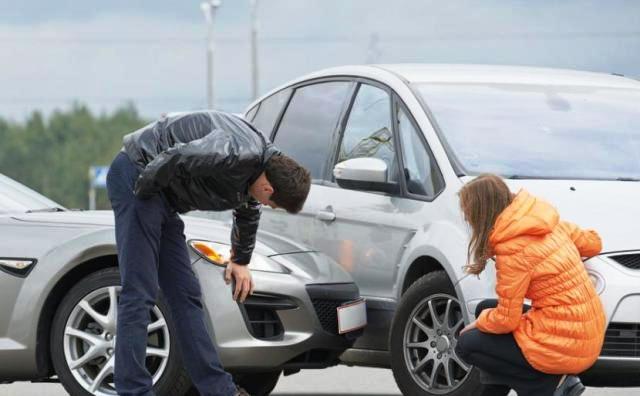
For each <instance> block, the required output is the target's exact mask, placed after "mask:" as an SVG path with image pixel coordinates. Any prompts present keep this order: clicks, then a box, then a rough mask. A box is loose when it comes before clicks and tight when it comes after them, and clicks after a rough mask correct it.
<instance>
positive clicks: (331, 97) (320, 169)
mask: <svg viewBox="0 0 640 396" xmlns="http://www.w3.org/2000/svg"><path fill="white" fill-rule="evenodd" d="M350 86H351V83H350V82H347V81H339V82H327V83H320V84H313V85H308V86H306V87H301V88H298V89H296V90H295V92H294V93H293V97H292V98H291V102H290V103H289V106H288V107H287V110H286V112H285V113H284V116H283V117H282V121H281V122H280V127H279V128H278V132H277V134H276V137H275V142H274V143H275V144H276V146H278V148H279V149H280V150H282V152H283V153H285V154H287V155H289V156H291V157H293V158H294V159H296V160H297V161H298V162H300V163H301V164H302V165H304V166H305V167H307V168H308V169H309V171H310V172H311V176H312V177H313V178H314V179H322V178H323V177H324V175H325V171H326V169H325V167H326V163H327V159H328V157H329V153H330V152H331V137H332V135H333V133H334V131H335V129H336V126H337V124H338V121H339V117H340V112H341V110H342V108H343V106H344V104H345V101H346V98H347V95H348V93H349V88H350ZM260 111H262V110H260Z"/></svg>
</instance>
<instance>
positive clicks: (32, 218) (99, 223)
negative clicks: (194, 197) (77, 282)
mask: <svg viewBox="0 0 640 396" xmlns="http://www.w3.org/2000/svg"><path fill="white" fill-rule="evenodd" d="M181 217H182V220H183V221H184V223H185V235H186V237H187V239H203V240H208V241H213V242H219V243H224V244H230V234H231V228H230V226H229V225H228V224H225V223H223V222H222V221H218V220H211V219H204V218H200V217H192V216H181ZM11 218H12V219H13V220H15V221H21V222H32V223H40V224H51V225H54V224H55V225H59V226H67V227H98V228H99V227H113V226H114V218H113V212H112V211H110V210H88V211H64V212H36V213H21V214H14V215H12V216H11ZM310 251H312V250H311V249H309V248H308V247H306V246H304V245H301V244H299V243H296V242H294V241H292V240H289V239H286V238H282V237H280V236H278V235H274V234H271V233H268V232H264V231H260V232H258V237H257V242H256V247H255V249H254V252H255V253H258V254H262V255H263V256H277V255H282V254H291V253H301V252H310Z"/></svg>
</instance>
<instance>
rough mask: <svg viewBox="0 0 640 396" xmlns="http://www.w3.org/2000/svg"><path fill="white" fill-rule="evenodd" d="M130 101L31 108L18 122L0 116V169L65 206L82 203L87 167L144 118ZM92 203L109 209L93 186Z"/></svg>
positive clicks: (111, 152)
mask: <svg viewBox="0 0 640 396" xmlns="http://www.w3.org/2000/svg"><path fill="white" fill-rule="evenodd" d="M148 122H149V120H146V119H144V118H142V117H141V116H140V115H139V114H138V111H137V110H136V108H135V106H134V105H133V104H127V105H124V106H121V107H120V108H118V109H116V110H114V111H113V112H110V113H102V114H93V113H92V112H91V111H90V110H89V109H88V108H87V107H86V106H85V105H82V104H74V105H73V106H72V107H71V108H70V109H69V110H65V111H62V110H58V111H54V112H53V113H52V114H51V115H50V116H49V117H46V118H45V117H44V116H43V115H42V113H41V112H39V111H34V112H33V113H31V114H30V115H29V116H28V117H27V118H26V119H25V120H24V121H23V122H16V121H10V120H7V119H4V118H2V117H0V173H2V174H4V175H5V176H8V177H11V178H12V179H14V180H17V181H19V182H20V183H23V184H25V185H27V186H28V187H30V188H32V189H34V190H36V191H38V192H40V193H42V194H43V195H45V196H47V197H49V198H51V199H53V200H54V201H56V202H58V203H60V204H61V205H63V206H65V207H67V208H78V209H86V208H87V207H88V189H89V182H90V181H89V167H90V166H92V165H109V164H110V163H111V160H112V159H113V157H114V156H115V155H116V153H117V152H118V150H120V148H121V147H122V137H123V136H124V135H125V134H127V133H129V132H131V131H134V130H136V129H138V128H140V127H141V126H143V125H145V124H147V123H148ZM96 202H97V205H96V207H97V208H98V209H109V208H110V205H109V200H108V199H107V194H106V191H104V190H98V194H97V201H96Z"/></svg>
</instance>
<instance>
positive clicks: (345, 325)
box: [337, 298, 367, 334]
mask: <svg viewBox="0 0 640 396" xmlns="http://www.w3.org/2000/svg"><path fill="white" fill-rule="evenodd" d="M337 310H338V333H339V334H345V333H350V332H352V331H355V330H359V329H362V328H363V327H365V326H366V325H367V303H366V301H365V300H364V298H361V299H359V300H355V301H350V302H347V303H345V304H342V305H341V306H339V307H338V308H337Z"/></svg>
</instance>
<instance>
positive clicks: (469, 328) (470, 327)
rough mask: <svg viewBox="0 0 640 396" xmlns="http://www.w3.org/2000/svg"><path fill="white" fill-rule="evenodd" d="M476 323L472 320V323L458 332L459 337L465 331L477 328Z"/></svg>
mask: <svg viewBox="0 0 640 396" xmlns="http://www.w3.org/2000/svg"><path fill="white" fill-rule="evenodd" d="M477 323H478V321H477V320H474V321H473V322H471V323H469V324H468V325H466V326H465V327H464V329H462V330H460V335H462V334H464V333H466V332H467V331H469V330H471V329H475V328H477V327H478V325H477Z"/></svg>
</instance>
